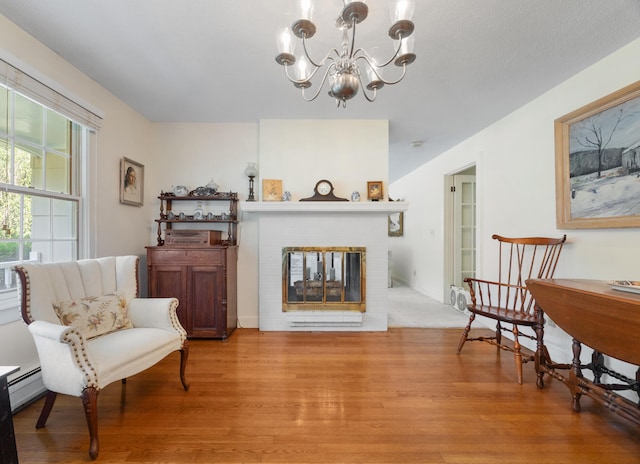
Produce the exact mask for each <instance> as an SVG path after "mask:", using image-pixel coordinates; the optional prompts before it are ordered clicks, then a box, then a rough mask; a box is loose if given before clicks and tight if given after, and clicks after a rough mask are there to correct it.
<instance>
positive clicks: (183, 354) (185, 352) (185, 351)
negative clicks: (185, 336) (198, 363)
mask: <svg viewBox="0 0 640 464" xmlns="http://www.w3.org/2000/svg"><path fill="white" fill-rule="evenodd" d="M188 357H189V342H188V341H187V340H185V341H184V343H183V345H182V349H181V350H180V381H181V382H182V388H184V391H189V384H188V383H187V379H186V378H185V375H184V371H185V369H186V368H187V358H188Z"/></svg>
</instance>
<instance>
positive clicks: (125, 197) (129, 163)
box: [120, 158, 144, 206]
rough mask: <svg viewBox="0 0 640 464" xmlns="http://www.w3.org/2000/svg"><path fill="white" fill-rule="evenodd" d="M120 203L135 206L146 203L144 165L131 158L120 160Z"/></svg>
mask: <svg viewBox="0 0 640 464" xmlns="http://www.w3.org/2000/svg"><path fill="white" fill-rule="evenodd" d="M120 203H122V204H125V205H133V206H142V205H143V203H144V165H142V164H140V163H138V162H136V161H133V160H132V159H129V158H122V159H121V160H120Z"/></svg>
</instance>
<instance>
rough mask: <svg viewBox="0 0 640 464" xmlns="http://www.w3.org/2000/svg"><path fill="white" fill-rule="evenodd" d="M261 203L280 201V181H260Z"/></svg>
mask: <svg viewBox="0 0 640 464" xmlns="http://www.w3.org/2000/svg"><path fill="white" fill-rule="evenodd" d="M262 201H282V179H262Z"/></svg>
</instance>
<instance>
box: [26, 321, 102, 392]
mask: <svg viewBox="0 0 640 464" xmlns="http://www.w3.org/2000/svg"><path fill="white" fill-rule="evenodd" d="M29 331H30V332H31V334H32V335H33V340H34V342H35V345H36V349H37V350H38V357H39V359H40V369H41V371H42V379H43V382H44V384H45V386H46V387H47V389H48V390H51V391H55V392H58V393H64V394H67V395H73V396H80V395H81V394H82V391H83V390H84V389H85V388H87V387H97V386H98V379H97V373H96V369H95V367H94V366H95V364H94V363H93V362H92V360H91V358H90V357H89V353H88V351H87V349H86V341H85V339H84V337H83V336H82V334H81V333H80V332H79V331H78V330H77V329H75V328H74V327H71V326H64V325H59V324H53V323H51V322H47V321H35V322H32V323H31V324H29Z"/></svg>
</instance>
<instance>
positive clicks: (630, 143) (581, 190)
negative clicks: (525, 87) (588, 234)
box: [554, 81, 640, 229]
mask: <svg viewBox="0 0 640 464" xmlns="http://www.w3.org/2000/svg"><path fill="white" fill-rule="evenodd" d="M554 129H555V157H556V159H555V165H556V223H557V226H558V228H559V229H595V228H621V227H640V202H638V196H639V195H640V182H638V181H637V178H638V176H639V175H640V81H638V82H636V83H634V84H631V85H629V86H627V87H624V88H622V89H620V90H618V91H617V92H614V93H612V94H609V95H607V96H605V97H603V98H600V99H599V100H596V101H594V102H593V103H590V104H588V105H586V106H583V107H582V108H579V109H577V110H575V111H572V112H571V113H569V114H566V115H565V116H562V117H561V118H558V119H556V120H555V123H554Z"/></svg>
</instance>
